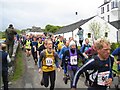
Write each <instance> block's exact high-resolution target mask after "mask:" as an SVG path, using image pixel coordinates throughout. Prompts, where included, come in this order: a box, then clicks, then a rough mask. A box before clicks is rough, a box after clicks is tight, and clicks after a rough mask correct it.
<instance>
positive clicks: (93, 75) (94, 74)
mask: <svg viewBox="0 0 120 90" xmlns="http://www.w3.org/2000/svg"><path fill="white" fill-rule="evenodd" d="M111 59H112V57H111V56H110V61H109V63H110V66H109V68H111ZM94 60H95V64H94V66H95V67H94V70H92V71H91V72H88V71H87V72H88V77H89V78H88V80H87V81H88V86H93V85H94V84H95V83H96V79H97V74H98V69H99V68H103V67H104V66H105V65H102V66H99V62H98V60H99V57H98V56H95V57H94Z"/></svg>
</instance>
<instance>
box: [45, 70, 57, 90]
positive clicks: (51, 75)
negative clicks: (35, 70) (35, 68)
mask: <svg viewBox="0 0 120 90" xmlns="http://www.w3.org/2000/svg"><path fill="white" fill-rule="evenodd" d="M49 78H50V83H51V86H50V90H54V87H55V78H56V73H55V70H54V71H50V72H43V79H44V86H45V87H48V85H49Z"/></svg>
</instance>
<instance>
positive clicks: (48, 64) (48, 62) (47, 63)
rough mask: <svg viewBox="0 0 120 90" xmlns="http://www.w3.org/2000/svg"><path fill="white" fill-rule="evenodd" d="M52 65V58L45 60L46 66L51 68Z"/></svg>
mask: <svg viewBox="0 0 120 90" xmlns="http://www.w3.org/2000/svg"><path fill="white" fill-rule="evenodd" d="M52 64H53V60H52V58H46V65H47V66H52Z"/></svg>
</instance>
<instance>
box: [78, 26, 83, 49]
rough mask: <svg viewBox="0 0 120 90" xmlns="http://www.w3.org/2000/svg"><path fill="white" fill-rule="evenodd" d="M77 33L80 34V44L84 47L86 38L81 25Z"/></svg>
mask: <svg viewBox="0 0 120 90" xmlns="http://www.w3.org/2000/svg"><path fill="white" fill-rule="evenodd" d="M77 35H78V36H79V44H80V45H81V47H82V43H83V39H84V38H83V29H82V28H81V27H80V28H79V30H78V32H77Z"/></svg>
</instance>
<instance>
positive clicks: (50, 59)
mask: <svg viewBox="0 0 120 90" xmlns="http://www.w3.org/2000/svg"><path fill="white" fill-rule="evenodd" d="M46 45H47V49H45V50H44V51H42V52H41V54H40V59H39V61H38V68H39V72H40V73H41V72H42V71H43V84H44V86H45V87H48V85H49V78H50V83H51V85H50V90H54V87H55V79H56V71H55V64H56V67H57V69H58V71H60V66H59V64H58V55H57V53H55V51H54V50H53V49H52V41H51V40H47V44H46ZM41 63H42V64H41Z"/></svg>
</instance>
